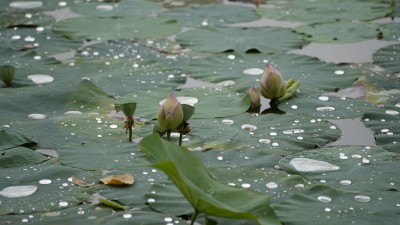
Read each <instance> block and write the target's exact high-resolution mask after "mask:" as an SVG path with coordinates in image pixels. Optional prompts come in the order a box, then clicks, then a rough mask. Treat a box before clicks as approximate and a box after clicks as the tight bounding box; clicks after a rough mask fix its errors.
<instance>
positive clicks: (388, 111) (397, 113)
mask: <svg viewBox="0 0 400 225" xmlns="http://www.w3.org/2000/svg"><path fill="white" fill-rule="evenodd" d="M385 113H386V114H389V115H392V116H397V115H399V114H400V113H399V111H396V110H386V111H385Z"/></svg>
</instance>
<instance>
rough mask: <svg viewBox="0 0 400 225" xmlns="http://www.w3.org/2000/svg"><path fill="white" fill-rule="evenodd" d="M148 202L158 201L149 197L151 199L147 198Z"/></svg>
mask: <svg viewBox="0 0 400 225" xmlns="http://www.w3.org/2000/svg"><path fill="white" fill-rule="evenodd" d="M147 202H148V203H154V202H156V200H155V199H154V198H149V199H147Z"/></svg>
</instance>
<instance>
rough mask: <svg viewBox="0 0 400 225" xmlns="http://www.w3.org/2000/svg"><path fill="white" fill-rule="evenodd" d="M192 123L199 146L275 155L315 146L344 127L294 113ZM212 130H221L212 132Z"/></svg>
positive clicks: (194, 121)
mask: <svg viewBox="0 0 400 225" xmlns="http://www.w3.org/2000/svg"><path fill="white" fill-rule="evenodd" d="M191 126H192V127H193V129H192V132H191V133H190V135H193V136H195V137H200V138H201V139H202V142H203V144H202V146H196V147H200V149H217V150H218V149H225V150H229V149H233V150H239V149H240V150H255V149H256V150H261V151H266V152H269V153H274V154H287V152H293V151H299V150H301V149H313V148H316V147H318V146H323V145H325V144H327V143H329V142H332V141H335V140H336V139H337V138H339V136H340V130H339V129H332V124H330V123H328V122H327V121H322V120H317V118H313V117H309V116H306V115H294V114H284V115H278V114H273V113H270V114H265V115H264V114H263V115H259V116H251V115H250V114H241V115H237V116H233V117H225V118H219V119H218V120H215V119H212V120H210V119H204V120H191ZM210 130H218V131H219V132H216V133H215V134H212V135H211V134H210V132H209V131H210ZM322 130H324V132H321V131H322ZM190 135H189V136H188V138H189V139H190V137H191V136H190ZM188 144H189V145H190V141H189V143H188ZM184 145H186V142H185V143H184ZM191 148H194V146H193V147H192V146H191ZM240 164H241V163H240Z"/></svg>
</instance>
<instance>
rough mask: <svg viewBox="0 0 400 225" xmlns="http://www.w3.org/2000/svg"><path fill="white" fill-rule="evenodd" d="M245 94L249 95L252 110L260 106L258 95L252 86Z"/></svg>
mask: <svg viewBox="0 0 400 225" xmlns="http://www.w3.org/2000/svg"><path fill="white" fill-rule="evenodd" d="M247 94H248V95H249V98H250V103H251V107H252V108H258V107H260V106H261V103H260V94H259V93H258V91H257V89H256V88H255V87H254V86H253V87H251V88H250V89H249V90H248V92H247Z"/></svg>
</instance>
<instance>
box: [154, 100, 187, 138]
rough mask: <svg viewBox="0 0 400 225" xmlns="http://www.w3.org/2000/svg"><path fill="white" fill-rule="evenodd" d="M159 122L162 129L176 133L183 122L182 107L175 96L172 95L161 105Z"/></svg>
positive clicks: (158, 116) (158, 115)
mask: <svg viewBox="0 0 400 225" xmlns="http://www.w3.org/2000/svg"><path fill="white" fill-rule="evenodd" d="M157 120H158V124H159V126H160V128H161V129H163V130H165V131H176V130H177V128H178V127H179V125H180V124H181V123H182V122H183V110H182V106H181V103H179V101H178V99H176V97H175V95H174V94H171V95H170V96H169V97H168V98H167V100H166V101H165V102H164V103H163V104H162V105H161V108H160V110H159V111H158V114H157Z"/></svg>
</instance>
